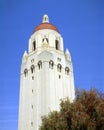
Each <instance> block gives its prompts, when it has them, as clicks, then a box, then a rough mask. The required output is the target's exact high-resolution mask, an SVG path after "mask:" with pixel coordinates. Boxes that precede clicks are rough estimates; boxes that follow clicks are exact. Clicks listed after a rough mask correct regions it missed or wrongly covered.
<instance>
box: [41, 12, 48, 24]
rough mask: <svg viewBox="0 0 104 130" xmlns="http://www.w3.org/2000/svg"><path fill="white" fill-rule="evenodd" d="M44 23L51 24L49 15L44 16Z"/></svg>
mask: <svg viewBox="0 0 104 130" xmlns="http://www.w3.org/2000/svg"><path fill="white" fill-rule="evenodd" d="M42 23H49V17H48V15H47V14H45V15H44V16H43V19H42Z"/></svg>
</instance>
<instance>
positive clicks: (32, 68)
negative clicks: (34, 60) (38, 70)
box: [31, 65, 35, 74]
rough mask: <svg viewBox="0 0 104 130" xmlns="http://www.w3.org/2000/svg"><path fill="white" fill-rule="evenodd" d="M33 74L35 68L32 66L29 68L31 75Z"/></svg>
mask: <svg viewBox="0 0 104 130" xmlns="http://www.w3.org/2000/svg"><path fill="white" fill-rule="evenodd" d="M34 72H35V66H34V65H32V66H31V73H32V74H33V73H34Z"/></svg>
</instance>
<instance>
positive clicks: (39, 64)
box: [38, 61, 42, 70]
mask: <svg viewBox="0 0 104 130" xmlns="http://www.w3.org/2000/svg"><path fill="white" fill-rule="evenodd" d="M41 68H42V61H39V62H38V69H39V70H40V69H41Z"/></svg>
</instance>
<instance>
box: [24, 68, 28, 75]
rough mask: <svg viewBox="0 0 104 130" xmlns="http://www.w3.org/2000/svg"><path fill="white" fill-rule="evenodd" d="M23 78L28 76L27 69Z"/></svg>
mask: <svg viewBox="0 0 104 130" xmlns="http://www.w3.org/2000/svg"><path fill="white" fill-rule="evenodd" d="M24 76H25V77H27V76H28V70H27V69H25V70H24Z"/></svg>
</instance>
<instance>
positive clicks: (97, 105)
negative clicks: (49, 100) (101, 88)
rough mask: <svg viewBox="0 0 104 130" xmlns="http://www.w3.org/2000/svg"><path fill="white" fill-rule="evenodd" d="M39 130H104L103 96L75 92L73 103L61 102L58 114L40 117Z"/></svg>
mask: <svg viewBox="0 0 104 130" xmlns="http://www.w3.org/2000/svg"><path fill="white" fill-rule="evenodd" d="M40 130H104V94H101V93H99V92H97V91H96V90H94V89H93V90H90V91H85V90H83V91H77V93H76V99H75V101H73V102H72V103H71V102H70V100H69V99H68V98H67V99H65V100H61V103H60V111H59V112H57V111H54V112H50V113H49V115H48V116H44V117H42V125H41V127H40Z"/></svg>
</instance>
